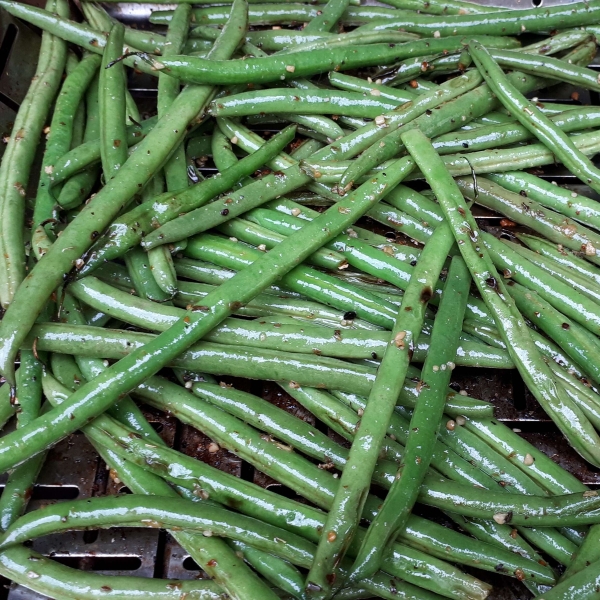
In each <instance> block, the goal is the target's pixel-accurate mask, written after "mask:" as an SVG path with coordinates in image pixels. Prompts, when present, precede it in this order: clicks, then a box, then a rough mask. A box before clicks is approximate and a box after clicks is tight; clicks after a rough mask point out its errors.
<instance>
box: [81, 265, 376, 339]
mask: <svg viewBox="0 0 600 600" xmlns="http://www.w3.org/2000/svg"><path fill="white" fill-rule="evenodd" d="M233 275H235V273H233V274H232V276H233ZM228 279H231V277H229V278H228ZM214 290H215V287H214V286H207V285H200V284H195V283H189V282H183V281H180V282H179V292H178V294H177V296H176V297H175V302H176V303H177V304H178V305H179V306H183V307H184V308H186V307H188V306H201V304H199V303H201V302H203V301H204V298H205V297H206V296H207V295H208V294H209V293H210V292H213V291H214ZM69 291H70V292H72V293H73V295H75V296H76V297H77V298H78V299H79V300H81V301H82V302H85V303H86V304H88V305H90V306H95V307H96V308H97V309H98V310H106V311H107V312H108V313H110V314H111V315H112V316H114V317H115V318H117V319H119V320H123V321H125V322H129V323H132V324H136V325H138V326H139V327H143V328H145V329H151V330H153V331H165V330H166V329H168V327H169V326H170V325H172V324H174V323H175V322H176V321H177V319H178V318H182V317H183V316H185V315H184V313H183V311H181V310H180V309H176V308H173V307H171V306H165V305H157V304H148V303H147V302H144V301H143V300H142V299H139V298H136V297H135V296H131V295H130V294H129V293H127V294H126V295H124V294H118V293H117V291H118V290H117V289H115V288H113V287H111V286H110V285H108V286H107V285H106V284H103V283H102V282H101V281H99V280H97V279H96V278H94V277H86V278H85V279H83V280H81V281H80V282H76V283H72V284H71V286H70V290H69ZM266 292H267V293H263V294H259V295H258V296H256V297H255V298H254V300H252V301H251V302H249V303H248V304H247V306H246V307H241V308H239V309H238V310H237V311H236V313H237V314H240V315H243V316H253V317H265V316H268V315H279V316H278V319H279V320H280V319H281V318H282V317H283V316H290V315H291V316H293V317H297V318H303V319H307V320H309V321H311V322H317V323H319V322H322V321H326V322H327V323H328V324H329V325H330V326H334V327H340V328H342V329H343V328H344V327H347V325H348V323H347V322H346V320H345V319H344V314H345V312H346V311H343V312H341V311H335V310H332V309H329V308H328V307H326V306H323V305H320V304H318V303H317V302H310V301H306V300H303V299H301V298H298V297H294V296H293V295H288V294H287V292H282V291H277V290H269V289H267V290H266ZM100 306H103V308H102V309H101V308H99V307H100ZM358 323H360V321H358V320H356V321H354V326H355V327H357V326H358ZM363 328H365V327H363Z"/></svg>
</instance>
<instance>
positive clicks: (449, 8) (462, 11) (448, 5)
mask: <svg viewBox="0 0 600 600" xmlns="http://www.w3.org/2000/svg"><path fill="white" fill-rule="evenodd" d="M386 4H390V5H391V6H394V7H396V8H402V9H406V10H416V11H417V12H419V13H425V14H432V15H467V14H474V15H476V14H480V13H491V12H498V11H501V10H503V8H501V7H497V6H488V5H487V4H477V3H475V2H464V1H462V0H443V1H442V2H439V1H435V2H429V1H425V0H391V1H390V2H387V3H386Z"/></svg>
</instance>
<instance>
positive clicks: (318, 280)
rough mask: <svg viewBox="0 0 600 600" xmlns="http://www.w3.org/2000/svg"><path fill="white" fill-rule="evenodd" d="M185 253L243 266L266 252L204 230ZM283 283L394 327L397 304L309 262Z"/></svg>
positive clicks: (285, 277)
mask: <svg viewBox="0 0 600 600" xmlns="http://www.w3.org/2000/svg"><path fill="white" fill-rule="evenodd" d="M330 210H331V209H330ZM314 222H315V221H312V222H311V223H314ZM305 227H306V225H305ZM305 227H304V228H305ZM304 228H303V229H302V230H300V231H303V230H304ZM290 239H291V237H288V238H285V239H284V240H283V241H281V242H280V243H279V244H278V246H277V249H278V248H279V247H281V245H282V244H283V243H284V242H285V241H287V240H290ZM185 254H186V256H188V257H190V258H195V259H200V260H207V261H210V262H213V263H215V264H217V265H219V266H223V267H226V268H234V269H242V268H243V267H244V266H246V265H250V264H256V262H257V260H258V259H259V258H260V256H261V254H262V253H261V252H260V251H259V250H257V249H254V248H251V247H250V246H246V245H242V244H239V243H237V242H233V241H231V240H228V239H225V238H219V237H216V236H214V235H212V234H205V233H203V234H201V235H199V236H196V237H194V238H193V239H191V240H190V243H189V244H188V247H187V248H186V250H185ZM281 283H282V284H283V285H284V286H285V287H286V288H289V289H291V290H292V291H295V292H298V293H300V294H303V295H305V296H306V297H307V298H309V299H311V300H316V301H317V302H322V303H324V304H327V305H329V306H332V307H334V308H337V309H340V310H345V311H353V312H355V313H356V315H357V316H358V317H360V318H361V319H364V320H366V321H369V322H370V323H373V324H375V325H379V326H382V327H388V328H391V324H392V322H393V318H394V317H393V315H394V314H395V313H396V312H397V309H396V307H395V306H393V305H392V304H390V303H388V302H384V301H382V300H381V299H380V298H378V297H377V296H375V295H374V294H372V293H369V292H366V291H364V290H360V289H358V288H355V287H354V286H351V285H349V284H347V283H346V282H344V281H340V280H339V279H337V278H335V277H333V276H331V275H328V274H326V273H322V272H320V271H317V270H315V269H312V268H310V267H308V266H305V265H299V266H297V267H296V268H295V269H294V270H293V271H292V272H290V273H288V274H287V275H285V276H284V277H282V278H281Z"/></svg>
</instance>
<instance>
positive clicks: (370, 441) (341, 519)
mask: <svg viewBox="0 0 600 600" xmlns="http://www.w3.org/2000/svg"><path fill="white" fill-rule="evenodd" d="M431 239H432V242H431V244H427V245H426V246H425V248H424V250H423V253H422V254H421V258H420V260H419V262H418V263H417V267H416V268H415V273H414V276H413V277H412V278H411V281H410V282H409V284H408V286H407V288H406V292H405V294H404V296H403V298H402V305H401V307H400V310H399V312H398V317H397V319H396V323H395V324H394V327H393V329H392V334H391V341H390V345H389V346H388V348H387V349H386V351H385V353H384V355H383V358H382V361H381V364H380V366H379V369H378V371H377V376H376V378H375V381H374V382H373V388H372V390H371V393H370V395H369V402H368V403H367V407H366V408H365V411H364V414H363V416H362V419H361V421H360V425H359V427H358V429H357V431H356V435H355V438H354V441H353V443H352V447H351V449H350V454H349V457H348V462H347V463H346V465H345V467H344V471H343V473H342V477H341V480H340V487H339V488H338V491H337V493H336V497H335V499H334V502H333V505H332V507H331V508H330V511H329V514H328V516H327V521H326V525H325V528H324V530H323V533H322V536H321V540H320V541H319V545H318V546H317V552H316V554H315V560H314V562H313V564H312V566H311V569H310V572H309V574H308V576H307V589H309V590H311V591H312V592H313V595H315V596H318V597H325V596H326V595H327V594H329V592H330V590H331V587H332V584H333V581H335V575H334V571H333V569H334V566H335V565H336V564H337V563H339V560H340V559H341V558H343V556H344V553H345V549H346V548H347V546H348V544H349V543H350V541H351V540H352V538H353V537H354V534H355V531H356V527H357V525H358V523H357V519H358V518H359V515H360V513H361V512H362V508H363V506H364V501H365V498H366V490H367V489H368V486H369V485H370V480H371V476H372V472H373V468H374V466H375V460H376V457H377V452H378V449H379V446H380V444H381V441H382V439H383V437H384V435H385V431H386V428H387V423H388V422H389V418H390V416H391V414H392V410H393V407H394V405H395V402H396V399H397V398H398V395H399V393H400V390H401V386H399V385H398V379H400V380H402V378H403V377H404V375H405V373H406V369H407V367H408V363H409V361H410V358H409V353H412V347H413V344H414V342H415V340H416V338H417V337H418V335H419V333H420V331H421V328H422V326H423V318H424V310H425V307H426V306H427V303H428V302H429V300H430V298H431V297H432V295H433V291H432V287H433V285H434V283H435V281H436V280H437V278H438V276H439V272H440V271H441V269H442V266H443V263H444V261H445V260H446V256H447V255H448V252H449V250H450V247H451V246H452V244H453V241H452V235H451V232H450V230H449V229H448V228H446V227H444V226H442V225H441V226H439V227H438V228H437V229H436V232H435V233H434V234H433V236H432V238H431ZM332 575H333V577H332ZM310 586H313V587H312V588H311V587H310Z"/></svg>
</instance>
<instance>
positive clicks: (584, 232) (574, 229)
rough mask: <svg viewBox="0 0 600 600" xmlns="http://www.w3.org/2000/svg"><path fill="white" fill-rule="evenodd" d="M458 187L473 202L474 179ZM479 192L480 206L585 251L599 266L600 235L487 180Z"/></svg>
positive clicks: (481, 180) (479, 182)
mask: <svg viewBox="0 0 600 600" xmlns="http://www.w3.org/2000/svg"><path fill="white" fill-rule="evenodd" d="M471 163H472V161H471ZM457 183H458V185H459V187H460V189H461V191H462V193H463V194H465V196H467V197H468V198H469V199H473V198H474V191H473V189H474V188H473V181H472V179H467V178H463V179H457ZM477 189H478V198H477V203H480V204H481V205H482V206H485V207H487V208H491V209H492V210H496V211H498V212H500V213H502V214H503V215H505V217H506V218H508V219H510V220H511V221H514V222H515V223H519V224H521V225H526V226H529V227H530V228H531V229H533V230H534V231H536V232H537V233H540V234H542V235H543V236H544V237H545V238H546V239H547V240H549V241H551V242H555V243H557V244H562V245H563V246H565V247H566V248H571V249H572V250H576V251H583V253H584V254H585V256H586V259H587V260H589V261H590V262H594V263H598V264H600V257H599V256H598V255H597V254H596V248H600V234H598V233H597V232H595V231H592V230H590V229H588V228H587V227H585V226H584V225H581V224H580V223H577V222H575V221H572V220H570V219H568V218H566V217H563V216H562V215H559V214H557V213H555V212H554V211H552V210H548V209H546V208H544V207H543V206H542V205H541V204H539V203H538V202H536V201H535V200H531V199H529V198H525V197H523V196H522V195H521V194H519V193H515V192H509V191H507V190H505V189H504V188H503V187H502V186H501V185H498V184H496V183H493V182H490V180H488V179H487V178H484V177H478V178H477Z"/></svg>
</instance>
